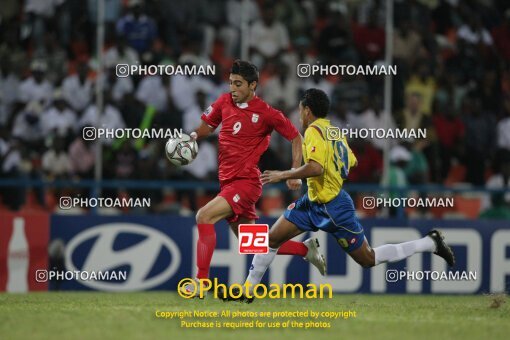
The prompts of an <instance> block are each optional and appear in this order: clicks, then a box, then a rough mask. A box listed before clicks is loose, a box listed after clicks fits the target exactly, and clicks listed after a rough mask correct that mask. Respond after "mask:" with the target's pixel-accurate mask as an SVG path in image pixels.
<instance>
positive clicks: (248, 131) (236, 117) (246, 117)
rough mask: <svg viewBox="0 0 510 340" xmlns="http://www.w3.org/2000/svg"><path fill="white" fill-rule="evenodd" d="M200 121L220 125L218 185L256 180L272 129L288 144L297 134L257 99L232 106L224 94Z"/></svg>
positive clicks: (269, 107) (287, 120)
mask: <svg viewBox="0 0 510 340" xmlns="http://www.w3.org/2000/svg"><path fill="white" fill-rule="evenodd" d="M202 120H203V121H204V122H206V123H207V125H209V126H210V127H212V128H216V127H217V126H218V125H220V123H221V124H222V127H221V131H220V134H219V150H218V160H219V179H220V183H226V182H230V181H232V180H234V179H239V178H253V179H257V180H258V181H260V179H259V176H260V170H259V168H258V163H259V160H260V156H262V154H263V153H264V152H265V151H266V150H267V148H268V146H269V140H270V138H271V132H273V130H276V131H277V132H278V133H279V134H281V135H282V136H283V137H285V138H286V139H287V140H289V141H291V140H292V139H294V138H296V136H297V135H298V134H299V132H298V130H297V129H296V127H295V126H294V125H293V124H292V123H291V121H290V120H289V119H288V118H287V117H285V116H284V115H283V113H282V112H281V111H278V110H276V109H274V108H272V107H271V106H269V104H267V103H266V102H264V101H263V100H262V99H260V98H259V97H257V96H255V97H253V98H252V99H251V100H250V101H249V102H248V103H242V104H236V103H234V102H233V100H232V97H231V96H230V94H229V93H225V94H223V95H221V96H220V97H219V98H218V99H217V100H216V101H215V102H214V103H213V104H212V105H211V106H209V107H208V108H207V110H206V112H204V113H203V114H202Z"/></svg>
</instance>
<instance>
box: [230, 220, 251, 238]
mask: <svg viewBox="0 0 510 340" xmlns="http://www.w3.org/2000/svg"><path fill="white" fill-rule="evenodd" d="M253 223H255V220H252V219H249V218H246V217H239V219H238V220H237V221H236V222H231V223H229V225H230V229H232V231H233V232H234V235H236V237H238V233H239V225H240V224H253Z"/></svg>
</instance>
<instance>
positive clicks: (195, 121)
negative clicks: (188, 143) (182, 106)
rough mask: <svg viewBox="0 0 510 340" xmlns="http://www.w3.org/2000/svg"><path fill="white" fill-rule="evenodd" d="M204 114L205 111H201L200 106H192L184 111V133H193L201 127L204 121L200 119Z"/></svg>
mask: <svg viewBox="0 0 510 340" xmlns="http://www.w3.org/2000/svg"><path fill="white" fill-rule="evenodd" d="M202 112H203V110H201V109H200V106H198V105H197V104H195V105H192V106H191V107H189V108H188V109H187V110H186V111H184V115H183V117H182V127H183V128H184V131H193V130H194V129H196V128H197V127H198V126H200V123H201V121H202V119H201V118H200V117H201V116H202Z"/></svg>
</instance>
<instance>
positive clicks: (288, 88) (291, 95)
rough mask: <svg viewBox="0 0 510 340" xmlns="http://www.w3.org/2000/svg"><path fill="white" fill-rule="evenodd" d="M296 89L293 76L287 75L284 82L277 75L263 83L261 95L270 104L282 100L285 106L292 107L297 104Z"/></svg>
mask: <svg viewBox="0 0 510 340" xmlns="http://www.w3.org/2000/svg"><path fill="white" fill-rule="evenodd" d="M298 89H299V86H298V83H297V81H296V78H294V77H287V79H285V82H284V83H282V82H281V81H280V78H279V77H271V78H270V79H268V80H267V82H265V83H264V86H263V87H262V91H261V96H262V98H263V99H264V100H265V101H266V102H267V103H268V104H269V105H271V106H275V105H277V104H278V102H279V101H283V102H284V103H285V107H287V108H293V107H295V106H296V105H298Z"/></svg>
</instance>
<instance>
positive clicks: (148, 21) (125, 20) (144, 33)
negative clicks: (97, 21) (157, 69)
mask: <svg viewBox="0 0 510 340" xmlns="http://www.w3.org/2000/svg"><path fill="white" fill-rule="evenodd" d="M129 10H130V13H129V14H127V15H125V16H124V17H122V18H120V19H119V21H118V22H117V33H118V34H119V35H121V36H124V37H125V38H126V40H127V43H128V44H129V46H131V47H132V48H134V49H135V50H136V51H137V52H138V53H140V54H142V53H145V52H147V51H149V50H150V49H151V47H152V43H153V42H154V40H155V39H156V38H157V36H158V32H157V27H156V24H155V23H154V20H153V19H152V18H150V17H149V16H147V15H146V14H145V13H144V11H143V8H142V0H129Z"/></svg>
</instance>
